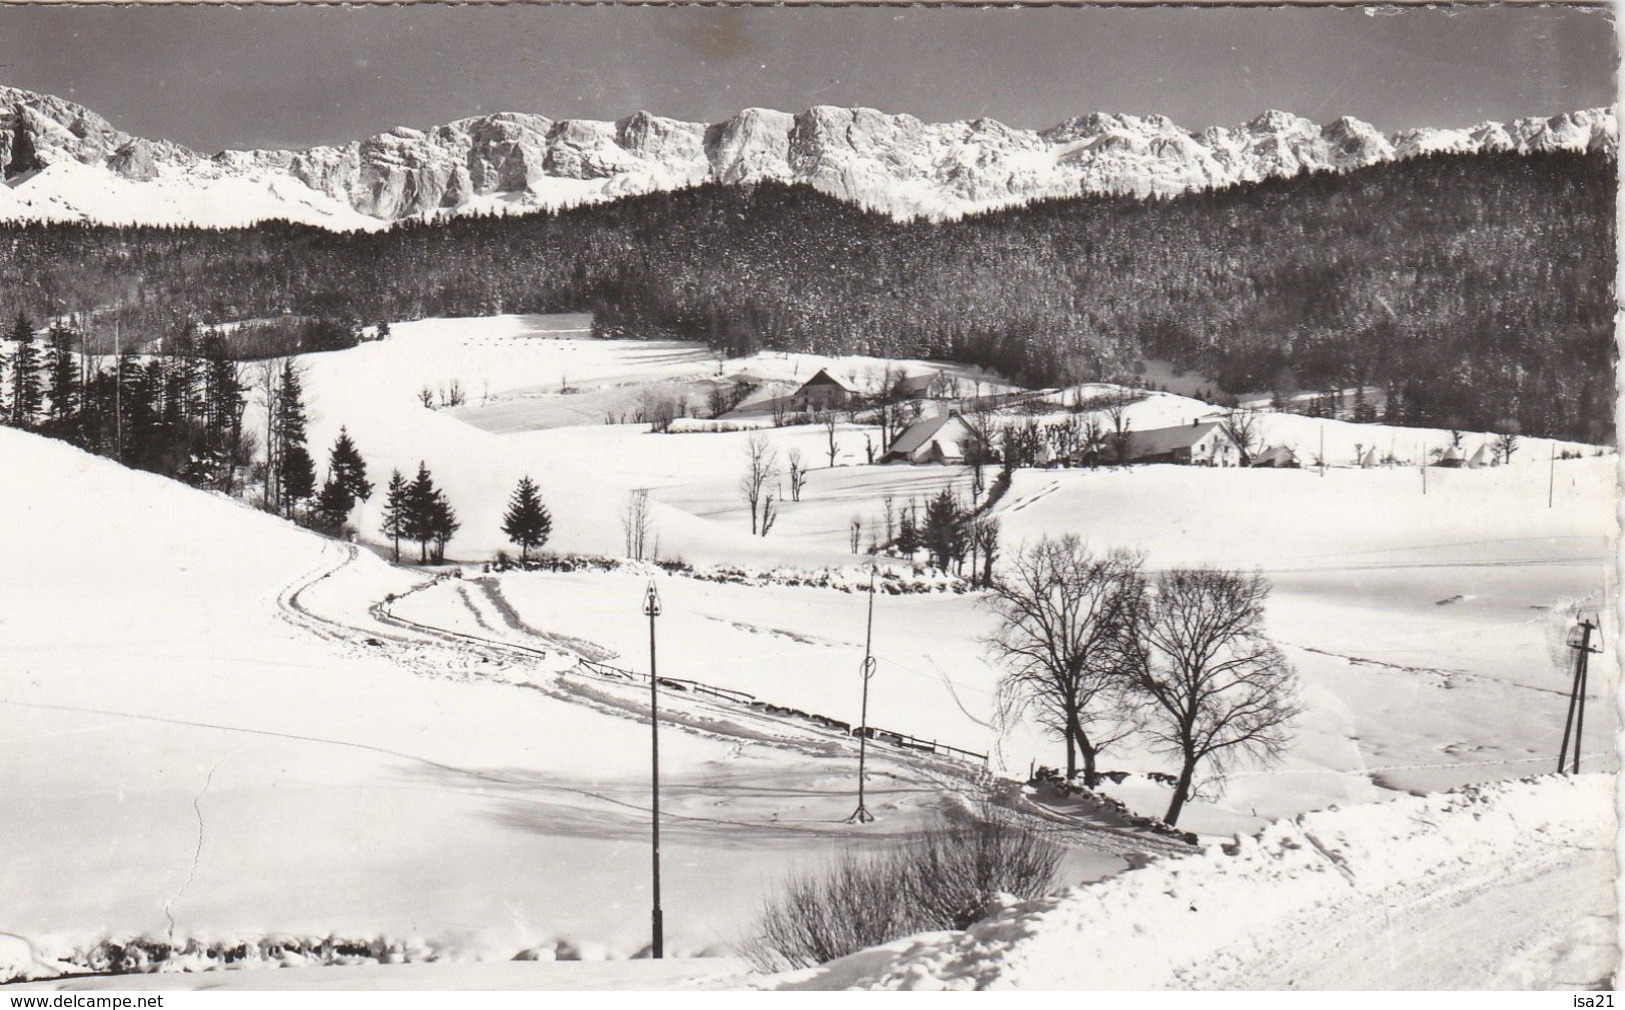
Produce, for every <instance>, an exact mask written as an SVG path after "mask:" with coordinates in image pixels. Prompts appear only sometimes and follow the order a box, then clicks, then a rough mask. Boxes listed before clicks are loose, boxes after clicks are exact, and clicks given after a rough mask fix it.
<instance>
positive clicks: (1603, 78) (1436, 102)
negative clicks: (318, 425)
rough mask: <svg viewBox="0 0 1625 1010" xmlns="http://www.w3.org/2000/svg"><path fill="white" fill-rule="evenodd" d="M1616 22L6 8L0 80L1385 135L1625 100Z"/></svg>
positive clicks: (244, 110) (222, 134) (1492, 17)
mask: <svg viewBox="0 0 1625 1010" xmlns="http://www.w3.org/2000/svg"><path fill="white" fill-rule="evenodd" d="M1616 63H1617V56H1616V43H1615V35H1614V30H1613V26H1612V22H1611V20H1610V15H1609V14H1606V13H1603V12H1599V11H1596V10H1586V9H1580V8H1536V7H1523V6H1512V7H1506V6H1503V7H1483V8H1471V9H1459V8H1458V9H1455V10H1454V11H1452V12H1450V13H1446V12H1444V11H1429V10H1400V11H1397V12H1393V13H1387V14H1380V15H1372V14H1368V13H1365V12H1364V11H1361V10H1354V9H1330V8H1321V9H1275V10H1243V9H1236V8H1218V9H1213V8H1208V9H1202V8H1183V9H1166V8H1158V9H1124V8H1111V9H1107V8H1092V9H1091V8H1086V9H1031V10H1008V9H1005V10H968V9H947V10H944V9H931V8H909V9H897V8H881V9H870V10H855V9H850V8H845V9H828V8H800V9H796V8H789V9H786V8H775V9H757V10H748V9H718V8H694V7H690V8H668V9H659V8H632V7H622V8H606V7H555V8H543V7H525V6H512V5H510V6H501V7H423V6H417V7H397V8H392V9H379V8H368V7H361V8H348V9H346V8H313V7H285V8H278V7H254V8H237V9H231V8H216V9H207V8H197V7H187V8H184V9H174V8H171V9H156V10H155V9H151V8H147V9H140V8H94V7H90V8H87V7H78V8H52V7H0V82H3V83H6V84H11V85H15V86H17V87H23V88H30V89H33V90H37V91H45V92H49V93H52V94H57V95H60V96H62V97H64V98H71V99H73V100H75V101H78V102H80V103H82V104H84V105H87V106H89V107H90V108H92V109H94V110H96V111H97V112H100V113H102V114H103V115H105V116H107V117H108V118H109V119H111V120H112V121H113V122H114V124H115V125H117V126H119V127H120V128H122V129H125V130H128V131H130V132H132V133H135V134H138V135H142V136H148V137H162V138H168V139H171V140H175V141H179V142H181V143H183V144H187V145H190V146H192V147H196V148H200V149H203V150H214V149H218V148H223V147H273V146H274V147H288V146H308V145H312V144H320V143H330V142H337V141H345V140H352V139H356V138H358V137H361V136H364V135H367V134H370V133H375V132H378V131H380V130H383V129H387V128H389V127H391V126H395V125H401V124H405V125H413V126H427V125H431V124H435V123H441V122H445V121H447V120H450V119H456V118H459V117H462V116H467V115H474V114H477V113H480V112H493V111H497V110H515V111H523V112H537V113H541V114H543V115H547V116H552V117H555V118H566V117H591V118H605V119H613V118H618V117H620V116H623V115H626V114H627V113H630V112H632V111H635V110H637V109H648V110H650V111H652V112H655V113H658V114H661V115H668V116H675V117H678V118H683V119H697V120H707V121H710V120H716V119H720V118H723V117H725V116H727V115H730V114H732V113H733V112H735V111H737V110H738V109H740V108H743V107H746V106H752V105H759V106H768V107H771V108H778V109H783V110H786V111H799V110H801V109H804V108H806V107H807V106H809V105H814V104H834V105H868V106H874V107H876V108H880V109H884V110H887V111H893V112H909V113H913V114H914V115H917V116H919V117H921V118H922V119H926V120H943V119H960V118H969V117H974V116H991V117H993V118H995V119H999V120H1002V121H1004V122H1006V123H1009V124H1010V125H1013V126H1024V127H1042V126H1048V125H1050V124H1052V123H1055V122H1057V121H1059V120H1061V119H1065V118H1067V117H1069V116H1074V115H1080V114H1082V113H1086V112H1091V111H1095V110H1105V111H1112V112H1134V113H1153V112H1160V113H1163V114H1166V115H1168V116H1170V117H1172V118H1173V119H1174V120H1175V121H1176V122H1179V123H1180V124H1182V125H1184V126H1187V127H1190V128H1192V129H1200V128H1202V127H1205V126H1208V125H1212V124H1215V123H1219V124H1229V123H1236V122H1240V121H1242V120H1245V119H1249V118H1251V117H1252V116H1253V115H1255V114H1257V113H1258V112H1260V111H1262V110H1264V109H1267V108H1280V109H1285V110H1287V111H1290V112H1296V113H1300V114H1302V115H1305V116H1309V117H1310V118H1313V119H1316V120H1318V121H1324V120H1328V119H1332V118H1335V117H1336V116H1339V115H1343V114H1349V115H1354V116H1358V117H1360V118H1362V119H1366V120H1369V121H1371V122H1373V123H1375V124H1376V125H1377V126H1378V127H1380V128H1382V129H1385V130H1394V129H1399V128H1401V127H1406V126H1422V125H1430V126H1464V125H1468V124H1471V123H1475V122H1478V121H1480V120H1483V119H1509V118H1514V117H1517V116H1524V115H1550V114H1552V113H1556V112H1561V111H1566V110H1570V109H1577V108H1585V107H1590V106H1597V105H1607V104H1611V103H1612V102H1613V100H1614V99H1613V94H1614V83H1613V73H1614V67H1615V65H1616Z"/></svg>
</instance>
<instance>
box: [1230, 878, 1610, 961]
mask: <svg viewBox="0 0 1625 1010" xmlns="http://www.w3.org/2000/svg"><path fill="white" fill-rule="evenodd" d="M1497 869H1499V868H1497ZM1616 872H1617V864H1616V861H1615V858H1614V853H1613V851H1612V849H1611V848H1608V847H1601V848H1587V849H1576V850H1572V851H1564V850H1557V851H1555V852H1554V855H1553V858H1551V859H1547V860H1537V861H1534V862H1531V863H1529V864H1527V865H1526V866H1524V867H1522V868H1519V869H1516V870H1514V871H1513V873H1512V874H1511V875H1510V876H1505V877H1503V876H1494V875H1492V876H1487V877H1480V878H1479V879H1476V880H1473V881H1472V882H1470V883H1466V884H1462V885H1459V886H1454V887H1445V888H1441V889H1440V890H1438V891H1436V892H1433V893H1424V894H1421V895H1418V896H1415V897H1413V898H1411V899H1410V900H1407V901H1404V902H1402V903H1397V904H1393V905H1386V904H1385V905H1382V906H1380V907H1376V908H1372V909H1369V910H1368V911H1367V912H1366V913H1365V914H1362V915H1349V916H1346V917H1340V918H1338V919H1336V920H1334V921H1330V922H1321V923H1320V924H1319V928H1318V929H1316V930H1312V931H1304V932H1301V933H1294V934H1293V936H1292V943H1291V944H1290V945H1287V946H1284V947H1283V948H1282V949H1280V950H1278V951H1276V952H1275V956H1273V957H1269V958H1262V959H1260V960H1258V961H1254V962H1251V963H1246V964H1238V965H1234V966H1232V967H1231V968H1229V970H1228V971H1227V972H1226V973H1225V975H1224V976H1221V977H1215V978H1211V979H1208V980H1207V982H1208V984H1209V985H1211V986H1212V987H1215V988H1218V987H1223V988H1240V989H1543V988H1544V989H1553V988H1557V989H1576V990H1580V991H1584V990H1587V989H1597V988H1604V989H1611V988H1613V981H1612V979H1613V973H1614V970H1615V966H1616V965H1617V964H1618V962H1619V935H1618V926H1617V919H1616V917H1615V912H1614V909H1615V901H1614V877H1615V874H1616Z"/></svg>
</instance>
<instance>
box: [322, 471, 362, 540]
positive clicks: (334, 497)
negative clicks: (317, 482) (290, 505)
mask: <svg viewBox="0 0 1625 1010" xmlns="http://www.w3.org/2000/svg"><path fill="white" fill-rule="evenodd" d="M353 508H355V498H353V497H352V496H351V495H350V492H349V490H348V489H347V488H346V487H345V486H344V485H343V484H340V483H339V482H338V481H337V480H334V479H333V477H332V476H331V475H329V476H328V478H327V483H325V484H323V485H322V490H321V493H320V494H318V495H317V496H316V517H317V519H318V520H320V521H321V524H322V525H323V526H324V527H325V528H327V529H329V530H332V531H334V532H338V531H339V530H341V529H343V528H344V523H345V522H346V521H347V520H348V519H349V518H350V510H351V509H353Z"/></svg>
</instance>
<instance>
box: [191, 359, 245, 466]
mask: <svg viewBox="0 0 1625 1010" xmlns="http://www.w3.org/2000/svg"><path fill="white" fill-rule="evenodd" d="M203 356H204V358H205V359H206V360H207V362H208V364H207V365H206V367H205V368H204V375H203V386H204V390H203V413H204V420H205V422H206V424H207V429H208V430H207V433H206V435H205V437H204V443H205V445H204V451H203V453H202V454H201V456H202V461H203V469H204V470H205V471H206V479H207V481H208V482H209V483H212V484H215V485H216V486H218V487H219V488H220V490H222V491H226V492H228V493H229V492H230V491H231V483H232V474H233V471H234V470H235V468H236V466H237V465H238V464H239V463H240V462H242V461H241V460H240V459H239V458H238V457H239V456H240V455H241V453H242V429H243V407H244V400H243V396H244V394H245V393H247V392H248V387H247V386H246V385H245V384H244V383H243V379H242V375H241V373H240V372H239V371H238V368H237V362H235V361H233V360H232V358H231V355H230V353H229V351H228V350H227V348H226V341H225V338H223V337H221V336H220V334H219V333H218V332H214V331H211V332H209V333H207V334H206V335H205V336H204V338H203Z"/></svg>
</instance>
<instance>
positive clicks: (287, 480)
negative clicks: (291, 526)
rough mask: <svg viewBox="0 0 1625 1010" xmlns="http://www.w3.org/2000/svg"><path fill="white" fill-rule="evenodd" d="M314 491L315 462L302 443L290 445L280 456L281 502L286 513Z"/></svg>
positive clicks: (291, 512)
mask: <svg viewBox="0 0 1625 1010" xmlns="http://www.w3.org/2000/svg"><path fill="white" fill-rule="evenodd" d="M315 493H316V464H315V463H314V462H313V461H312V460H311V458H310V453H309V452H307V451H305V447H304V446H303V445H290V446H288V450H287V452H286V453H285V454H284V455H283V457H282V502H283V506H284V508H285V509H286V514H287V515H288V516H290V517H291V516H292V515H293V512H294V508H295V507H296V506H298V504H299V503H300V502H302V501H306V500H308V499H309V498H310V496H311V495H313V494H315Z"/></svg>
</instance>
